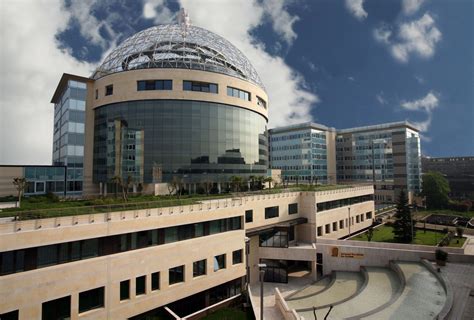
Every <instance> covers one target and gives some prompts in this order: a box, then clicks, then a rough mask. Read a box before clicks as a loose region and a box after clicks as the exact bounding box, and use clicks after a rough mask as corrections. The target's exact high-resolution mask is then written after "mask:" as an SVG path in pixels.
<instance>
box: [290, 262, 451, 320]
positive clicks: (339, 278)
mask: <svg viewBox="0 0 474 320" xmlns="http://www.w3.org/2000/svg"><path fill="white" fill-rule="evenodd" d="M285 300H286V302H287V304H288V307H289V308H290V309H295V310H296V312H297V313H298V315H299V316H300V317H303V318H304V319H306V320H311V319H314V312H316V315H317V318H318V319H324V317H325V315H326V314H327V312H328V310H329V306H330V305H332V306H333V309H332V311H331V313H330V314H329V316H328V319H351V320H353V319H371V320H379V319H434V318H436V316H437V314H438V313H439V312H440V311H441V309H442V308H443V307H444V304H445V303H446V291H445V289H444V287H443V285H442V284H441V283H440V281H439V280H438V278H437V277H436V276H435V275H434V274H433V273H432V272H431V271H430V270H429V269H428V268H427V267H426V266H425V265H423V264H422V263H419V262H393V263H392V264H391V268H383V267H363V268H361V272H343V271H336V272H333V274H332V275H331V276H330V277H325V278H323V279H321V280H320V281H318V282H316V283H314V284H312V285H310V286H307V287H305V288H303V289H301V290H299V291H297V292H295V293H293V294H292V295H290V296H288V297H286V298H285ZM313 307H316V310H315V311H313Z"/></svg>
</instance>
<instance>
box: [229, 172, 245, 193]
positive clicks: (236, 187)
mask: <svg viewBox="0 0 474 320" xmlns="http://www.w3.org/2000/svg"><path fill="white" fill-rule="evenodd" d="M242 182H243V179H242V177H240V176H232V177H230V185H231V186H232V189H233V191H234V192H239V191H240V186H241V184H242Z"/></svg>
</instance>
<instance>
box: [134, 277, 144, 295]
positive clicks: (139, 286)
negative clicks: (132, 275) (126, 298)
mask: <svg viewBox="0 0 474 320" xmlns="http://www.w3.org/2000/svg"><path fill="white" fill-rule="evenodd" d="M145 292H146V276H141V277H138V278H137V279H136V282H135V294H136V295H137V296H138V295H141V294H145Z"/></svg>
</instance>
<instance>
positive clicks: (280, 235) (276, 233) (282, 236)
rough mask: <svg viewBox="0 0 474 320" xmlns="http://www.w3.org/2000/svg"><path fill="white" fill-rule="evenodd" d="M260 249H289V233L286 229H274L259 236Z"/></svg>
mask: <svg viewBox="0 0 474 320" xmlns="http://www.w3.org/2000/svg"><path fill="white" fill-rule="evenodd" d="M259 244H260V247H275V248H288V231H287V229H286V228H273V229H272V230H269V231H265V232H262V233H260V234H259Z"/></svg>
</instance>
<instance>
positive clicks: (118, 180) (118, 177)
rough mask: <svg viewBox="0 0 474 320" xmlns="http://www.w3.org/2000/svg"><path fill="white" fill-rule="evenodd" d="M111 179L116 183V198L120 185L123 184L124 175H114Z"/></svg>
mask: <svg viewBox="0 0 474 320" xmlns="http://www.w3.org/2000/svg"><path fill="white" fill-rule="evenodd" d="M110 181H111V182H112V183H113V184H115V198H117V192H118V189H119V186H120V185H121V184H122V177H121V176H114V177H113V178H112V179H110Z"/></svg>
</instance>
